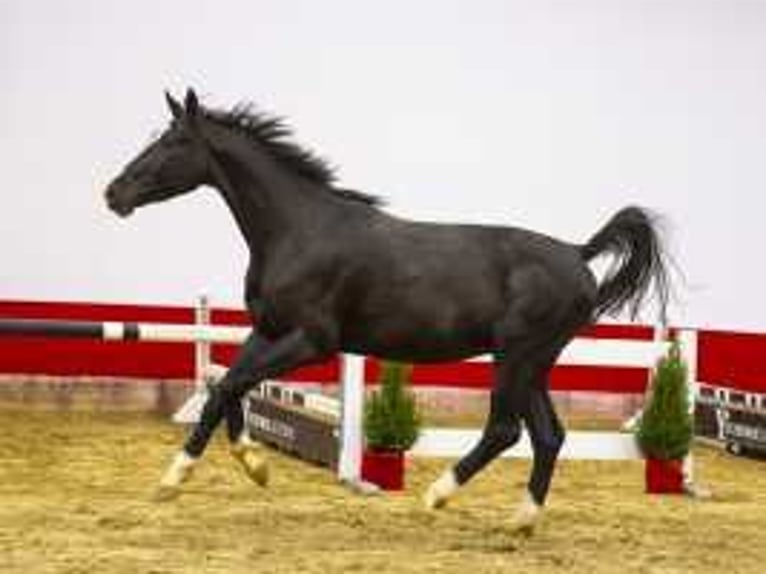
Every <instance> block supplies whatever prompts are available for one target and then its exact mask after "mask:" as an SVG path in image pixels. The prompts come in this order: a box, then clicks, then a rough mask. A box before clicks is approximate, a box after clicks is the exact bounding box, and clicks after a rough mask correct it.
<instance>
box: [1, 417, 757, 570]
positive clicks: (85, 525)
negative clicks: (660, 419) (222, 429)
mask: <svg viewBox="0 0 766 574" xmlns="http://www.w3.org/2000/svg"><path fill="white" fill-rule="evenodd" d="M0 430H1V431H2V432H0V572H24V573H26V574H32V573H45V572H83V573H85V572H88V573H92V572H99V573H101V572H107V573H111V572H117V573H128V572H136V573H139V572H140V573H148V572H155V573H158V572H226V573H236V572H264V573H268V572H290V573H315V572H317V573H318V572H322V573H325V574H327V573H335V572H376V573H379V574H380V573H387V572H394V573H409V572H413V573H414V572H417V573H419V574H422V573H429V572H434V573H435V572H439V573H442V572H446V573H450V572H455V573H458V572H459V573H461V574H466V573H470V574H479V573H483V572H525V573H529V572H532V573H534V572H588V573H599V572H619V573H632V572H641V573H681V572H716V573H720V572H727V573H735V572H753V573H754V572H763V571H764V563H766V462H763V461H754V460H748V459H742V458H734V457H732V456H730V455H727V454H725V453H722V452H719V451H717V450H711V449H709V448H704V447H699V448H697V450H696V452H695V455H696V457H697V470H698V473H699V474H700V477H701V478H702V481H703V482H704V483H705V484H706V485H708V486H709V487H710V488H712V490H713V492H714V497H713V498H712V499H711V500H706V501H700V500H691V499H687V498H680V497H650V496H647V495H645V494H643V492H642V487H643V481H642V468H643V467H642V464H641V463H640V462H635V463H633V462H631V463H625V462H615V463H604V462H585V461H573V462H563V463H562V464H561V465H560V467H559V468H560V470H559V472H558V474H557V476H556V478H555V480H554V487H553V490H552V495H551V498H550V502H549V507H548V510H547V512H546V515H545V518H544V520H543V522H542V524H541V525H540V528H539V529H538V531H537V532H536V534H535V535H534V536H533V537H532V538H523V537H514V536H512V535H510V534H509V532H508V525H509V523H510V517H511V514H512V511H513V508H514V505H515V502H516V501H517V500H518V499H519V498H520V496H521V493H522V490H523V485H524V483H525V481H526V475H527V470H528V464H527V463H525V462H519V461H515V462H514V461H501V462H498V463H495V464H494V465H493V466H492V467H491V468H489V469H488V470H487V471H486V472H485V473H484V474H482V475H480V476H479V477H477V478H476V480H475V481H474V482H472V483H471V484H470V485H469V486H468V487H466V488H465V489H464V491H463V492H461V493H460V495H459V496H458V497H456V499H455V500H454V501H453V502H452V504H451V505H450V506H449V507H448V508H446V509H444V510H443V511H440V512H436V513H433V512H428V511H426V510H424V509H423V508H422V506H421V502H420V496H421V494H422V492H423V490H424V488H425V487H426V485H427V484H428V483H429V482H430V481H431V480H432V479H433V478H434V477H435V476H436V475H437V474H438V473H439V472H440V471H441V469H442V468H443V467H444V465H445V461H433V460H428V461H426V460H417V461H414V462H412V463H410V466H409V468H408V489H407V491H406V492H405V493H403V494H396V495H386V496H381V497H375V498H362V497H359V496H357V495H354V494H351V493H349V492H348V491H346V490H344V489H343V488H341V487H340V486H338V484H337V483H336V482H335V480H334V479H333V477H332V476H331V475H330V474H329V473H328V472H327V471H325V470H323V469H320V468H316V467H312V466H307V465H305V464H303V463H301V462H298V461H295V460H291V459H288V458H285V457H283V456H281V455H279V454H277V453H270V455H269V456H270V460H271V462H272V484H271V485H270V487H269V488H268V489H259V488H258V487H256V486H254V485H251V484H250V483H248V481H247V479H246V478H245V477H244V476H243V475H241V474H239V472H238V469H237V468H236V467H235V466H234V464H233V463H232V461H231V460H230V459H229V456H228V454H227V452H226V450H225V448H224V444H223V443H222V442H221V441H217V442H215V444H214V445H213V446H212V447H211V449H210V451H209V454H208V456H207V458H206V459H205V462H204V464H203V465H202V466H201V467H200V468H199V469H198V472H197V474H196V476H195V477H194V480H193V481H192V482H190V483H189V484H188V487H187V492H186V494H185V495H184V496H183V497H181V498H180V499H178V500H177V501H174V502H171V503H163V504H158V503H154V502H151V500H150V495H151V492H152V488H153V485H154V484H155V482H156V480H157V479H158V477H159V475H160V473H161V472H162V469H163V467H164V465H165V464H166V462H167V461H168V460H169V457H170V456H171V455H172V453H173V452H174V450H175V448H176V447H177V446H178V445H179V443H180V441H181V439H182V437H183V433H184V431H183V429H181V428H179V427H176V426H173V425H172V424H171V423H169V422H168V421H167V419H166V418H162V417H159V416H155V415H149V414H136V413H111V414H110V413H92V412H91V413H61V412H59V413H55V412H49V413H45V412H32V413H30V412H7V411H6V412H0Z"/></svg>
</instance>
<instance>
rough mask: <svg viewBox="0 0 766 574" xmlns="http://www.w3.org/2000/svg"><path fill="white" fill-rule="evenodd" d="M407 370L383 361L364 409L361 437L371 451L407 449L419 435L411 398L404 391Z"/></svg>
mask: <svg viewBox="0 0 766 574" xmlns="http://www.w3.org/2000/svg"><path fill="white" fill-rule="evenodd" d="M410 372H411V367H410V366H409V365H406V364H402V363H396V362H390V361H384V362H383V364H382V368H381V381H380V388H379V389H378V390H376V391H374V392H373V393H371V395H370V396H369V397H368V399H367V400H366V401H365V405H364V433H365V438H366V441H367V448H369V449H371V450H400V451H405V450H407V449H409V448H410V447H411V446H412V445H413V444H414V443H415V441H416V440H417V438H418V435H419V433H420V425H421V417H420V413H419V412H418V409H417V404H416V403H415V396H414V395H413V393H412V392H411V391H409V390H408V389H407V388H406V387H407V384H408V382H409V377H410Z"/></svg>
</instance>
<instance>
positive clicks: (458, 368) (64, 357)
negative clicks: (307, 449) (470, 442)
mask: <svg viewBox="0 0 766 574" xmlns="http://www.w3.org/2000/svg"><path fill="white" fill-rule="evenodd" d="M0 317H3V318H12V317H13V318H31V319H36V318H39V319H72V320H89V321H125V322H162V323H181V324H190V323H193V321H194V310H193V309H192V308H191V307H171V306H148V305H142V306H137V305H116V304H94V303H68V302H32V301H2V300H0ZM212 323H214V324H221V325H223V324H226V325H231V324H247V317H246V315H245V313H243V312H241V311H237V310H233V309H214V310H213V311H212ZM653 334H654V331H653V329H652V328H651V327H647V326H641V325H598V326H596V327H593V328H589V329H587V330H585V331H583V332H582V333H580V336H581V337H591V338H616V339H640V340H651V339H652V337H653ZM235 353H236V348H235V347H233V346H231V345H215V346H214V347H213V359H214V361H215V362H218V363H224V364H228V363H230V362H231V360H232V359H233V357H234V354H235ZM698 356H699V364H698V373H699V379H700V380H701V381H704V382H707V383H711V384H716V385H721V386H728V387H732V388H738V389H742V390H747V391H750V392H762V393H766V335H756V334H742V333H731V332H723V331H700V333H699V349H698ZM0 373H29V374H47V375H58V376H79V375H92V376H118V377H131V378H162V379H191V378H193V376H194V375H193V373H194V348H193V345H190V344H179V343H145V342H144V343H142V342H119V341H114V342H112V341H98V340H83V339H78V340H62V339H44V338H31V337H11V338H8V337H4V338H2V339H0ZM367 373H368V374H367V377H368V379H369V380H376V378H377V365H376V364H375V363H374V362H373V364H371V365H370V368H368V369H367ZM287 378H290V379H291V380H304V381H337V380H338V378H339V362H338V361H337V360H333V361H330V362H328V363H325V364H324V365H319V366H316V367H309V368H304V369H299V370H298V371H296V372H294V373H292V374H291V375H290V376H289V377H287ZM647 378H648V373H647V371H646V369H640V368H606V367H586V366H560V367H556V368H555V369H554V371H553V373H552V375H551V386H552V388H554V389H556V390H598V391H602V392H618V393H631V392H635V393H640V392H642V391H643V389H644V387H645V385H646V381H647ZM490 381H491V367H490V365H488V364H483V363H471V362H454V363H444V364H438V365H419V366H416V367H415V369H414V371H413V383H414V384H416V385H439V386H453V387H459V388H487V387H488V386H489V385H490Z"/></svg>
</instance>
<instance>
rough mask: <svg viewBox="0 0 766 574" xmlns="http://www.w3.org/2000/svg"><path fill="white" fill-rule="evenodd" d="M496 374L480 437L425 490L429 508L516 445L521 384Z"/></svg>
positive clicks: (519, 428) (435, 505)
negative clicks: (512, 383) (507, 381)
mask: <svg viewBox="0 0 766 574" xmlns="http://www.w3.org/2000/svg"><path fill="white" fill-rule="evenodd" d="M502 379H503V377H501V376H500V375H499V374H498V375H497V382H496V383H495V388H494V389H493V391H492V394H491V395H490V409H489V416H488V417H487V422H486V424H485V426H484V432H483V433H482V436H481V439H480V440H479V442H478V443H477V444H476V446H474V447H473V449H471V451H470V452H469V453H468V454H467V455H465V456H464V457H463V458H461V459H460V461H458V463H457V464H456V465H455V466H454V467H452V468H449V469H447V470H446V471H445V472H444V473H443V474H442V475H441V477H439V479H438V480H436V482H434V483H433V484H432V485H431V487H430V488H429V489H428V491H427V492H426V496H425V503H426V506H427V507H428V508H440V507H442V506H444V505H445V504H446V503H447V500H448V499H449V497H450V496H451V495H452V494H453V493H454V492H455V491H456V490H457V488H458V487H459V486H461V485H463V484H465V483H467V482H468V481H469V480H470V479H471V478H472V477H473V476H474V475H475V474H476V473H478V472H479V471H480V470H481V469H483V468H484V467H485V466H487V464H489V463H490V462H491V461H492V460H494V459H495V458H496V457H497V456H499V455H500V453H502V452H503V451H504V450H505V449H507V448H509V447H511V446H513V445H514V444H516V442H517V441H518V440H519V437H520V436H521V421H520V413H518V411H517V409H518V406H519V403H520V402H521V398H520V397H519V396H515V395H518V393H519V391H520V390H521V388H522V387H521V386H520V385H518V386H514V385H507V384H502V382H501V381H502Z"/></svg>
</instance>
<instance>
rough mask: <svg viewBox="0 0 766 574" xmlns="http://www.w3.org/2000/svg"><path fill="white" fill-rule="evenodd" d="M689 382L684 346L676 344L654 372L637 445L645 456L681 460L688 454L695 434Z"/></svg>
mask: <svg viewBox="0 0 766 574" xmlns="http://www.w3.org/2000/svg"><path fill="white" fill-rule="evenodd" d="M687 379H688V369H687V366H686V363H685V362H684V360H683V358H682V356H681V347H680V345H679V343H678V341H674V342H673V343H672V345H671V346H670V349H669V351H668V353H667V355H666V356H664V357H663V358H662V359H660V361H659V363H658V364H657V368H656V369H655V371H654V373H653V376H652V384H651V386H650V387H649V389H648V392H649V398H648V402H647V404H646V405H644V412H643V414H642V415H641V419H640V421H639V423H638V430H637V438H638V444H639V447H640V448H641V450H642V452H643V453H644V456H646V457H649V458H656V459H660V460H679V459H682V458H683V457H685V456H686V455H687V454H688V452H689V448H690V446H691V441H692V436H693V432H694V431H693V421H692V415H691V413H690V412H689V397H688V389H687V384H688V380H687Z"/></svg>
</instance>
